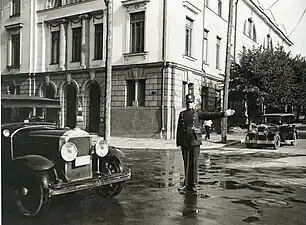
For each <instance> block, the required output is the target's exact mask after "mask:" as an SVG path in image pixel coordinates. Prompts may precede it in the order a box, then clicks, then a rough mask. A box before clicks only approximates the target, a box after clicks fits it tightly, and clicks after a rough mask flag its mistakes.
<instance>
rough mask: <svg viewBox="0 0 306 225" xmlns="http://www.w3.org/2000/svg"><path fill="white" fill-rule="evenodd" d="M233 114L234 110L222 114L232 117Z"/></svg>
mask: <svg viewBox="0 0 306 225" xmlns="http://www.w3.org/2000/svg"><path fill="white" fill-rule="evenodd" d="M234 113H235V110H233V109H227V110H226V111H225V112H224V116H232V115H234Z"/></svg>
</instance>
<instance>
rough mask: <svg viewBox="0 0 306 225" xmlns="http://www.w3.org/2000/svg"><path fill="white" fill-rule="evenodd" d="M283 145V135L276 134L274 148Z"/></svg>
mask: <svg viewBox="0 0 306 225" xmlns="http://www.w3.org/2000/svg"><path fill="white" fill-rule="evenodd" d="M280 146H281V137H280V136H279V134H275V135H274V138H273V148H274V149H276V150H277V149H279V148H280Z"/></svg>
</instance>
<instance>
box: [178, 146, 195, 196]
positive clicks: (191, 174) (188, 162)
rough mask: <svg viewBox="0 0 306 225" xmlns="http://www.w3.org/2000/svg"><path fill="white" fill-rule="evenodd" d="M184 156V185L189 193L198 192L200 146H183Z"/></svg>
mask: <svg viewBox="0 0 306 225" xmlns="http://www.w3.org/2000/svg"><path fill="white" fill-rule="evenodd" d="M181 150H182V156H183V161H184V172H185V180H184V185H185V186H186V189H187V190H189V191H195V190H196V184H197V183H198V161H199V155H200V145H197V146H188V147H186V146H182V147H181Z"/></svg>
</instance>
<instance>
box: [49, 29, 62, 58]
mask: <svg viewBox="0 0 306 225" xmlns="http://www.w3.org/2000/svg"><path fill="white" fill-rule="evenodd" d="M51 38H52V40H51V64H58V63H59V47H60V32H59V31H54V32H52V33H51Z"/></svg>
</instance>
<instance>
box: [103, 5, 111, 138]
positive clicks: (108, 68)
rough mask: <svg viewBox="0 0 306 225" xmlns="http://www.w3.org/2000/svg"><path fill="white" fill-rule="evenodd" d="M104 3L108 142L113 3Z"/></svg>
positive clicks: (108, 134)
mask: <svg viewBox="0 0 306 225" xmlns="http://www.w3.org/2000/svg"><path fill="white" fill-rule="evenodd" d="M104 3H105V5H106V14H107V15H106V27H107V28H106V65H105V68H106V69H105V105H104V140H105V141H106V143H107V144H109V143H110V131H111V123H110V122H111V98H112V95H111V93H112V50H113V5H112V4H113V3H112V0H104Z"/></svg>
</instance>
